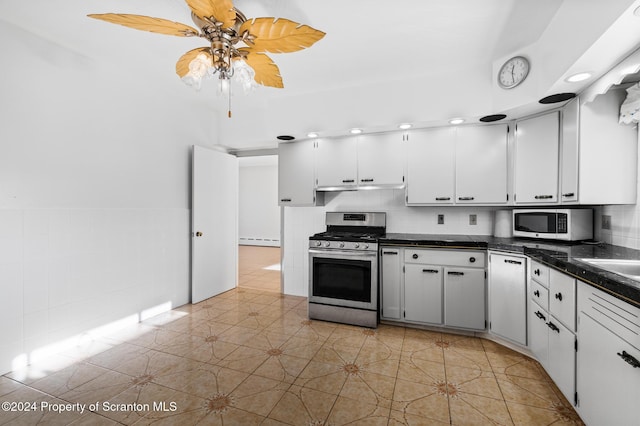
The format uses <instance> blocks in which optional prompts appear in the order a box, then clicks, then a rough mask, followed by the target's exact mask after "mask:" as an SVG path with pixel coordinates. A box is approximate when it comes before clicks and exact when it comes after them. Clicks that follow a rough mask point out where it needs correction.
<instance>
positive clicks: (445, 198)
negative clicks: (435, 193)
mask: <svg viewBox="0 0 640 426" xmlns="http://www.w3.org/2000/svg"><path fill="white" fill-rule="evenodd" d="M450 199H451V197H436V201H449V200H450Z"/></svg>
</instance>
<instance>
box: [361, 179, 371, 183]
mask: <svg viewBox="0 0 640 426" xmlns="http://www.w3.org/2000/svg"><path fill="white" fill-rule="evenodd" d="M360 182H373V179H360Z"/></svg>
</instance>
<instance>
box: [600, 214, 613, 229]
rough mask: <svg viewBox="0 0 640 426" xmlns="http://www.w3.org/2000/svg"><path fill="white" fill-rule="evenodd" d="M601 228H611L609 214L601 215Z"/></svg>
mask: <svg viewBox="0 0 640 426" xmlns="http://www.w3.org/2000/svg"><path fill="white" fill-rule="evenodd" d="M601 226H602V229H611V216H610V215H608V214H603V215H602V224H601Z"/></svg>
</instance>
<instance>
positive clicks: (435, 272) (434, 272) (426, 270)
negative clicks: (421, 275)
mask: <svg viewBox="0 0 640 426" xmlns="http://www.w3.org/2000/svg"><path fill="white" fill-rule="evenodd" d="M422 272H427V273H429V274H437V273H438V270H437V269H423V270H422Z"/></svg>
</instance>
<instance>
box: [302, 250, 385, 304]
mask: <svg viewBox="0 0 640 426" xmlns="http://www.w3.org/2000/svg"><path fill="white" fill-rule="evenodd" d="M309 302H312V303H320V304H325V305H333V306H344V307H351V308H358V309H367V310H373V311H375V310H377V309H378V253H377V251H368V252H349V251H340V250H315V249H310V250H309Z"/></svg>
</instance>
